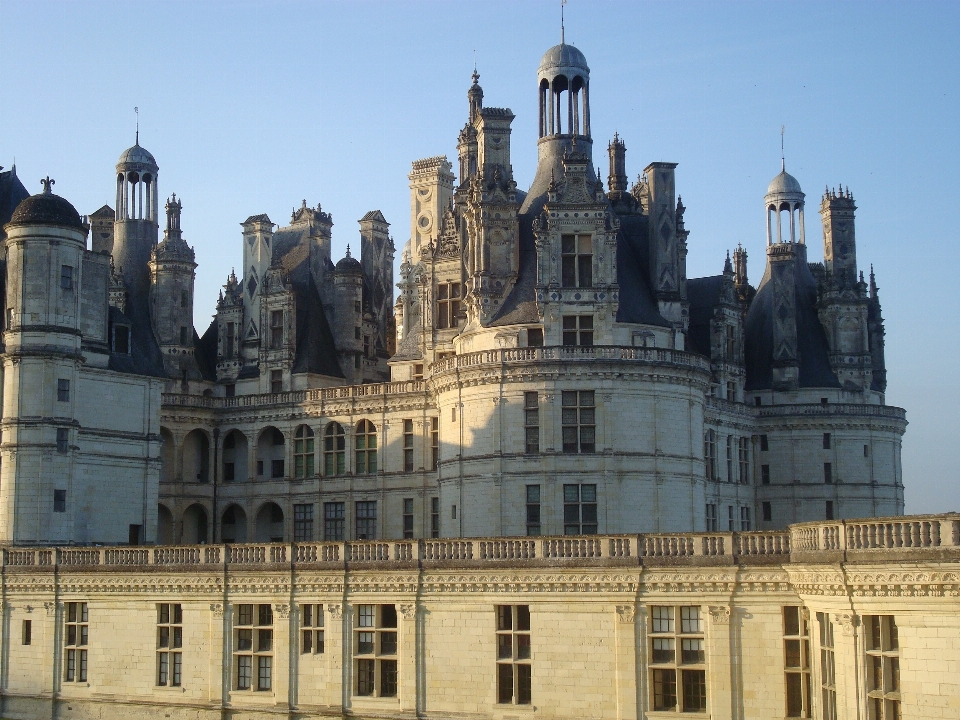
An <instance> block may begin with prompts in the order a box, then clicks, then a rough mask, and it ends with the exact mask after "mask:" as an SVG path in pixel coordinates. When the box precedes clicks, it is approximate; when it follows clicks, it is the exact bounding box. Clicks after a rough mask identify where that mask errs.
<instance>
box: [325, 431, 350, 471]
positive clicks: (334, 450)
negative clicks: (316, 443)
mask: <svg viewBox="0 0 960 720" xmlns="http://www.w3.org/2000/svg"><path fill="white" fill-rule="evenodd" d="M346 448H347V438H346V435H345V434H344V432H343V428H342V427H341V426H340V424H339V423H336V422H331V423H328V424H327V427H326V429H325V430H324V432H323V474H324V476H325V477H334V476H336V475H343V473H344V472H345V470H346V464H347V451H346Z"/></svg>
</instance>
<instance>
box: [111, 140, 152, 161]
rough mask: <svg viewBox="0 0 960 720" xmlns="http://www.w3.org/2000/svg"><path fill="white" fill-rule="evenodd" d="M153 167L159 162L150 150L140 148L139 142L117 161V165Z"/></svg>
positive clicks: (124, 152) (125, 151)
mask: <svg viewBox="0 0 960 720" xmlns="http://www.w3.org/2000/svg"><path fill="white" fill-rule="evenodd" d="M128 164H132V165H153V166H154V167H156V165H157V161H156V159H155V158H154V157H153V154H151V152H150V151H149V150H147V149H146V148H144V147H141V146H140V143H139V142H138V143H137V144H136V145H134V146H133V147H131V148H127V149H126V150H124V151H123V153H121V155H120V159H119V160H117V165H128Z"/></svg>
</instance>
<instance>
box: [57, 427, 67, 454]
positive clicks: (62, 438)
mask: <svg viewBox="0 0 960 720" xmlns="http://www.w3.org/2000/svg"><path fill="white" fill-rule="evenodd" d="M69 449H70V431H69V430H68V429H67V428H57V452H62V453H65V452H67V451H68V450H69Z"/></svg>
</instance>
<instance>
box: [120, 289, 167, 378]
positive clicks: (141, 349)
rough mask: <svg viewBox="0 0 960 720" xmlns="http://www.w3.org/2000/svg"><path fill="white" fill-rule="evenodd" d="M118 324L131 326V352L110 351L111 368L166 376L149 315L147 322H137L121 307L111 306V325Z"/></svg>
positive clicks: (135, 373)
mask: <svg viewBox="0 0 960 720" xmlns="http://www.w3.org/2000/svg"><path fill="white" fill-rule="evenodd" d="M116 324H121V325H128V326H130V353H129V354H127V353H115V352H111V353H110V364H109V367H110V369H111V370H115V371H117V372H123V373H131V374H133V375H149V376H151V377H161V378H163V377H166V376H167V374H166V372H164V369H163V358H162V357H161V356H160V349H159V348H158V347H157V344H156V342H155V341H154V336H153V328H152V326H151V325H150V319H149V316H147V320H146V324H145V326H144V323H143V322H139V323H138V322H137V321H136V320H134V319H133V318H132V317H130V316H129V315H125V314H124V313H122V312H120V310H119V308H116V307H114V306H113V305H111V306H110V327H113V326H114V325H116Z"/></svg>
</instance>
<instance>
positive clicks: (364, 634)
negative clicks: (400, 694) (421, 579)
mask: <svg viewBox="0 0 960 720" xmlns="http://www.w3.org/2000/svg"><path fill="white" fill-rule="evenodd" d="M354 620H355V624H354V628H353V633H354V635H353V657H354V663H355V667H356V673H355V676H356V680H355V684H354V688H353V694H354V695H362V696H367V697H396V696H397V606H396V605H357V606H355V610H354Z"/></svg>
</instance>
